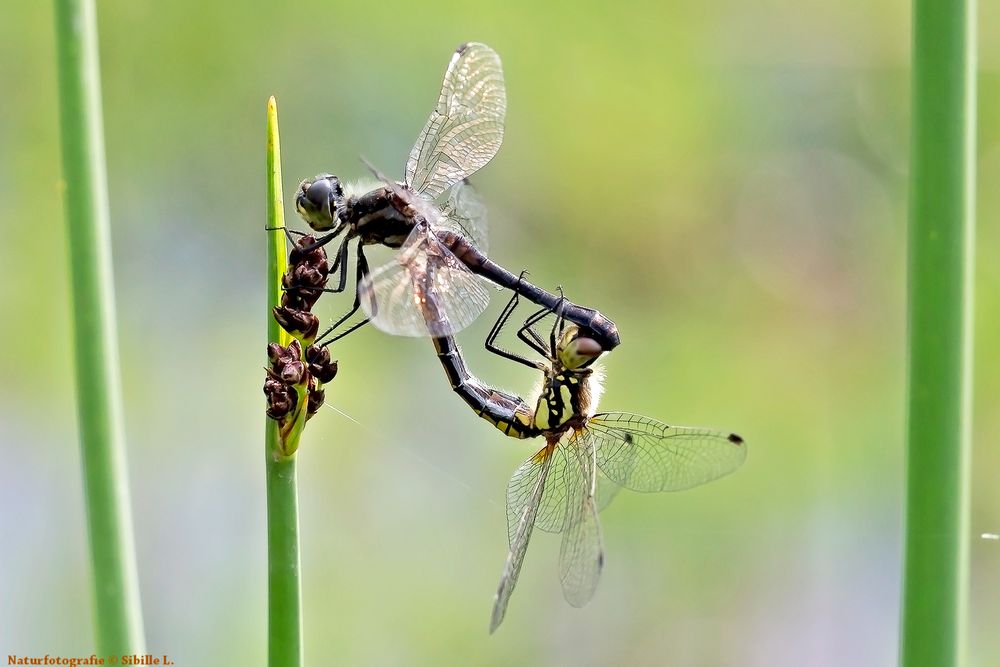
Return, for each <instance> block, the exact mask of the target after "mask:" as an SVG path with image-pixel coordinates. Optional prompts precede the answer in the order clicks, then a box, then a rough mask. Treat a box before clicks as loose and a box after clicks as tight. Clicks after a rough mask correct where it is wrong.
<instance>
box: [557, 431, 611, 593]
mask: <svg viewBox="0 0 1000 667" xmlns="http://www.w3.org/2000/svg"><path fill="white" fill-rule="evenodd" d="M564 448H565V449H566V450H568V451H567V459H568V460H569V461H570V464H569V467H570V468H571V469H572V470H573V474H572V476H573V482H572V484H571V486H570V487H569V491H568V493H567V494H566V502H567V520H566V529H565V531H564V532H563V538H562V544H561V546H560V548H559V581H560V582H561V583H562V590H563V596H564V597H565V598H566V601H567V602H569V603H570V604H571V605H573V606H574V607H582V606H584V605H585V604H587V603H588V602H590V599H591V598H593V597H594V591H595V590H596V589H597V582H598V580H600V578H601V569H602V568H603V567H604V544H603V540H602V539H601V524H600V521H599V520H598V518H597V497H596V494H597V476H598V475H597V460H596V451H595V449H594V440H593V438H592V437H591V436H590V434H589V433H586V432H585V433H584V434H583V435H577V436H574V437H573V438H572V439H570V440H569V442H568V443H566V445H565V447H564Z"/></svg>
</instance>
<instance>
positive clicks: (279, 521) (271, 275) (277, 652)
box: [264, 97, 304, 667]
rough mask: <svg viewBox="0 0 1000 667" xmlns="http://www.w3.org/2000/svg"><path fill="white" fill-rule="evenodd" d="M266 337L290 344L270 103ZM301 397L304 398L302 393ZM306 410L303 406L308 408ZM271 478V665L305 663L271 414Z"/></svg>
mask: <svg viewBox="0 0 1000 667" xmlns="http://www.w3.org/2000/svg"><path fill="white" fill-rule="evenodd" d="M267 226H268V227H269V228H271V229H272V231H269V232H268V233H267V340H268V342H273V343H279V344H281V345H288V343H289V342H290V340H291V339H290V336H288V334H287V333H285V332H284V330H282V328H281V327H280V326H278V323H277V322H276V321H275V320H274V318H273V317H272V316H271V309H272V308H273V307H274V306H276V305H277V304H278V302H279V300H280V298H281V276H282V274H284V272H285V269H286V268H287V256H286V248H285V235H284V233H283V232H282V231H280V230H279V229H275V228H283V227H284V226H285V216H284V210H283V202H282V197H281V149H280V146H279V142H278V110H277V106H276V105H275V101H274V98H273V97H272V98H271V99H270V100H268V103H267ZM300 402H301V397H300ZM303 413H304V409H303ZM264 441H265V467H266V477H267V554H268V576H267V605H268V623H267V628H268V665H269V666H270V667H299V666H300V665H301V664H302V618H301V617H302V589H301V579H300V563H299V506H298V492H297V487H296V483H295V456H294V455H292V456H288V457H285V456H282V455H281V451H282V445H281V441H280V437H279V434H278V423H277V422H276V421H274V420H273V419H267V426H266V429H265V437H264Z"/></svg>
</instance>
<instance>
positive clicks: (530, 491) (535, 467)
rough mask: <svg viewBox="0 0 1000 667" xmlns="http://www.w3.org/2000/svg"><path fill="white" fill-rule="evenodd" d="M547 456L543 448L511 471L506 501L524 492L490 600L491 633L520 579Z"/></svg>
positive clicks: (548, 461)
mask: <svg viewBox="0 0 1000 667" xmlns="http://www.w3.org/2000/svg"><path fill="white" fill-rule="evenodd" d="M550 454H551V449H550V448H549V447H546V448H545V449H543V450H541V451H540V452H539V453H538V454H536V455H535V456H533V457H531V458H530V459H528V460H527V461H525V462H524V463H522V464H521V465H520V466H519V467H518V469H517V470H515V471H514V475H513V476H512V477H511V479H510V483H509V484H508V486H507V497H508V498H510V497H511V489H512V487H516V488H517V489H520V490H523V493H524V501H523V503H522V504H521V513H520V516H519V517H518V519H517V522H516V524H515V528H514V531H513V539H511V541H510V551H508V552H507V560H506V562H505V563H504V567H503V574H501V575H500V584H499V585H498V586H497V592H496V596H494V598H493V614H492V616H491V617H490V632H491V633H492V632H493V631H494V630H496V629H497V628H498V627H499V626H500V623H501V622H503V617H504V615H505V614H506V613H507V603H508V602H510V596H511V594H512V593H513V592H514V586H516V585H517V578H518V577H519V576H520V575H521V565H522V564H523V563H524V554H525V553H526V552H527V551H528V542H529V540H531V531H532V529H533V528H534V527H535V518H536V516H537V512H538V506H539V504H540V503H541V502H542V496H543V495H544V493H545V482H546V479H547V477H548V474H549V470H550V468H551V466H552V456H551V455H550ZM519 493H520V491H519ZM508 510H509V505H508ZM508 516H509V515H508Z"/></svg>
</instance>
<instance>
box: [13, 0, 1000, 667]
mask: <svg viewBox="0 0 1000 667" xmlns="http://www.w3.org/2000/svg"><path fill="white" fill-rule="evenodd" d="M99 4H100V7H99V25H100V36H101V57H102V66H103V85H104V93H103V98H104V110H105V128H106V140H107V153H108V163H109V170H110V194H111V209H112V221H113V243H114V252H115V260H116V267H115V271H116V275H115V279H116V281H115V282H116V286H117V298H118V321H119V324H120V333H121V353H122V364H123V373H124V378H123V380H124V387H125V401H126V404H125V407H126V413H127V414H126V419H127V424H126V426H127V432H128V443H129V454H128V456H129V471H130V475H131V484H132V499H133V504H134V508H133V510H134V511H133V515H134V519H135V530H136V537H137V547H138V557H139V567H140V578H141V583H142V596H143V607H144V611H145V621H146V629H147V638H148V646H149V649H150V651H151V652H152V653H154V654H160V653H167V654H169V655H170V656H171V657H172V658H173V659H174V660H175V661H176V664H177V665H185V666H186V665H210V664H233V665H235V664H263V662H264V655H265V642H266V637H265V633H266V622H265V618H266V617H265V604H266V595H265V578H266V553H265V536H264V504H263V481H264V476H263V465H262V464H263V451H262V447H263V445H262V434H263V396H262V395H261V391H260V386H261V383H262V378H263V370H262V366H263V363H264V357H263V346H264V336H265V332H264V328H265V317H266V313H265V310H264V280H265V266H264V234H263V232H262V227H263V224H264V191H263V186H264V112H265V102H266V99H267V97H268V96H269V95H272V94H273V95H276V96H277V99H278V107H279V117H280V121H281V132H282V137H281V138H282V150H283V161H284V176H285V184H284V185H285V196H286V204H288V206H287V207H286V208H288V215H289V220H290V221H292V222H294V223H295V224H296V225H298V227H299V228H300V229H301V228H304V226H303V225H302V224H301V223H299V222H298V221H297V219H296V218H295V217H294V213H293V212H292V211H291V206H290V204H291V199H292V193H293V192H294V187H295V186H296V184H297V183H298V181H299V180H300V179H302V178H305V177H310V176H312V175H314V174H315V173H317V172H321V171H332V172H335V173H337V174H339V175H341V176H342V177H346V178H351V177H358V176H362V175H363V170H362V167H361V165H360V163H359V161H358V159H357V158H358V155H359V154H364V155H365V156H366V157H368V158H369V159H371V160H372V161H373V162H375V163H376V164H377V165H379V166H380V167H381V168H382V169H384V170H386V171H387V172H389V173H390V174H393V175H395V176H400V175H401V173H402V167H403V163H404V161H405V158H406V155H407V153H408V151H409V148H410V145H411V144H412V142H413V140H414V138H415V137H416V134H417V132H418V131H419V130H420V128H421V127H422V125H423V123H424V120H425V119H426V117H427V114H428V113H429V112H430V110H431V108H432V105H433V104H434V101H435V99H436V96H437V91H438V87H439V85H440V81H441V76H442V74H443V71H444V67H445V64H446V63H447V61H448V58H449V55H450V53H451V51H452V50H453V49H454V48H455V46H456V45H457V44H459V43H460V42H463V41H467V40H478V41H484V42H486V43H488V44H490V45H491V46H493V47H494V48H495V49H496V50H497V51H498V52H499V53H500V55H501V57H502V58H503V62H504V67H505V73H506V79H507V86H508V98H509V112H508V119H507V136H506V140H505V143H504V147H503V149H502V150H501V152H500V154H499V156H498V157H497V159H496V160H494V162H493V163H492V164H490V165H489V166H488V167H487V168H486V169H484V170H483V171H482V172H481V173H480V174H478V175H477V178H476V183H477V185H478V186H479V188H480V190H481V191H482V192H483V194H484V197H485V199H486V201H487V202H488V204H489V206H490V211H491V227H492V243H491V254H492V256H493V257H494V258H495V259H496V260H497V261H499V262H500V263H502V264H504V265H506V266H508V267H509V268H511V269H512V270H515V271H517V270H519V269H521V268H528V269H529V270H530V271H531V277H532V279H533V280H534V281H535V282H537V283H539V284H541V285H545V286H548V287H554V286H555V285H557V284H561V285H563V286H564V287H565V288H566V290H567V292H568V294H569V296H570V297H571V298H573V299H574V300H576V301H578V302H581V303H584V304H587V305H590V306H593V307H597V308H599V309H600V310H602V311H603V312H604V313H606V314H607V315H609V316H610V317H612V318H613V319H614V320H615V321H616V322H617V324H618V326H619V327H620V329H621V332H622V341H623V345H622V346H621V347H620V348H619V349H618V350H616V351H615V352H614V353H613V354H612V355H610V356H609V357H608V358H607V359H606V369H607V375H608V380H607V392H606V394H605V397H604V399H603V404H602V405H603V407H605V408H607V409H621V410H630V411H635V412H640V413H642V414H648V415H650V416H653V417H657V418H659V419H662V420H664V421H667V422H668V423H675V422H676V423H683V424H697V425H706V426H715V427H718V428H725V429H732V430H736V431H738V432H740V433H741V434H742V435H744V436H745V437H746V439H747V441H748V443H749V447H750V457H749V460H748V462H747V464H746V466H745V467H744V468H743V469H742V470H741V471H739V473H738V474H736V475H734V476H733V477H730V478H727V479H725V480H723V481H720V482H716V483H714V484H711V485H708V486H705V487H703V488H700V489H697V490H694V491H690V492H687V493H683V494H676V495H670V496H638V495H635V494H622V495H621V496H620V497H619V498H618V499H617V500H616V502H615V503H614V505H612V506H611V507H610V508H609V509H608V510H607V511H606V512H605V513H604V514H603V515H602V518H603V525H604V529H605V541H606V548H607V554H608V555H607V567H606V569H605V572H604V577H603V580H602V582H601V586H600V588H599V589H598V592H597V595H596V597H595V599H594V601H593V602H592V603H591V604H590V605H589V606H588V607H586V608H585V609H583V610H575V609H572V608H570V607H569V606H568V605H566V604H565V603H564V601H563V600H562V597H561V594H560V589H559V584H558V578H557V576H556V559H557V555H558V541H557V540H556V539H553V538H552V537H551V536H549V535H546V534H536V536H535V539H534V540H533V543H532V546H531V549H530V550H529V555H528V558H527V561H526V564H525V569H524V572H523V574H522V577H521V581H520V584H519V587H518V590H517V592H516V593H515V595H514V598H513V600H512V603H511V607H510V611H509V613H508V616H507V620H506V621H505V623H504V625H503V626H502V627H501V628H500V630H499V631H498V632H497V634H496V635H495V636H493V637H490V636H488V635H487V632H486V629H487V624H488V618H489V611H490V601H491V598H492V594H493V591H494V589H495V585H496V582H497V578H498V576H499V573H500V570H501V567H502V565H503V559H504V555H505V549H506V531H505V518H504V511H503V491H504V486H505V483H506V480H507V477H508V476H509V474H510V472H511V471H512V470H513V468H514V467H515V466H516V465H517V463H518V462H519V461H520V460H522V459H523V458H525V457H526V456H527V455H528V454H529V453H530V452H531V451H532V448H531V445H529V444H525V443H521V442H516V441H514V440H510V439H507V438H504V437H503V436H502V435H501V434H499V433H498V432H497V431H496V430H495V429H493V428H492V427H490V426H488V425H487V424H486V423H485V422H482V421H479V420H477V419H476V418H475V417H474V416H473V414H472V413H471V412H470V411H468V410H467V409H466V407H465V406H464V404H462V403H461V402H460V401H459V400H458V399H457V397H455V396H453V395H452V394H451V392H450V391H449V389H448V385H447V383H446V381H445V378H444V375H443V373H442V371H441V369H440V368H439V367H438V363H437V360H436V358H435V356H434V354H433V350H432V347H431V344H430V343H429V342H428V341H421V340H409V339H397V338H392V337H389V336H387V335H384V334H382V333H380V332H378V331H376V330H374V329H369V328H366V329H365V330H363V331H362V332H361V333H358V334H356V335H353V336H351V337H350V338H348V339H346V340H345V341H344V342H343V344H341V345H338V346H337V347H336V349H335V356H336V357H338V358H339V359H340V363H341V371H340V376H339V377H338V378H337V380H336V382H335V384H334V385H332V386H331V388H330V389H329V391H328V394H327V396H328V402H329V403H331V404H333V405H334V406H336V408H337V409H338V410H341V411H343V412H344V413H347V414H348V415H350V416H351V417H352V418H353V420H349V419H347V418H345V417H343V416H341V415H339V414H337V412H335V411H334V410H331V409H325V410H324V411H323V413H322V414H321V415H320V416H319V417H317V418H316V419H315V420H313V421H312V422H311V424H310V426H309V428H308V430H307V432H306V436H305V440H304V444H303V449H302V450H301V453H300V459H299V461H300V482H301V520H302V564H303V576H304V604H305V619H306V620H305V633H306V657H307V663H308V664H310V665H332V664H341V665H470V664H474V665H511V664H523V665H577V666H581V667H582V666H589V665H626V664H627V665H665V664H670V665H720V666H728V665H761V666H774V665H796V666H797V665H810V666H815V665H819V666H823V665H890V664H893V663H894V661H895V652H896V647H895V646H896V636H897V627H898V621H897V606H898V598H899V578H900V554H901V542H900V535H901V517H902V510H901V491H902V473H903V447H902V433H903V424H904V414H903V413H904V386H905V368H904V361H905V342H904V341H905V338H904V336H905V302H906V293H905V275H904V269H905V240H906V234H905V219H906V161H907V140H908V111H907V104H908V90H909V84H908V60H909V7H908V3H906V2H904V1H902V0H892V1H884V0H883V1H880V2H861V1H859V0H852V1H849V2H843V3H832V2H825V3H820V2H799V1H796V0H766V1H765V2H763V3H745V2H738V1H735V0H719V1H713V2H707V3H706V2H695V1H694V0H677V1H675V2H670V3H638V2H621V3H615V4H614V5H613V6H612V5H611V4H610V3H604V4H602V5H584V4H580V3H569V2H562V3H555V2H551V3H543V2H490V3H461V2H447V1H444V0H428V1H425V2H414V3H405V4H403V3H348V4H341V3H332V2H329V3H306V2H285V3H263V2H252V1H247V2H243V3H240V4H234V3H221V2H190V1H187V0H185V1H175V2H170V3H157V2H148V1H136V0H132V1H129V2H124V1H121V0H118V1H107V2H102V3H99ZM980 23H981V25H982V26H983V27H982V28H981V36H980V39H981V44H982V47H981V76H980V85H981V91H980V109H981V116H980V118H981V121H980V128H979V147H980V152H979V175H980V184H981V187H980V194H979V198H978V203H979V219H980V221H981V222H980V226H979V252H978V260H979V262H978V270H977V296H978V303H977V322H976V332H977V336H976V344H977V350H976V359H977V363H976V390H977V399H976V421H975V429H974V432H975V438H976V443H977V446H976V449H975V459H974V471H973V480H974V487H973V514H972V525H971V533H970V535H969V540H970V541H971V542H972V548H971V554H972V558H973V563H972V581H971V584H972V590H971V602H972V613H971V630H972V643H973V651H972V657H973V664H976V665H995V664H1000V637H998V636H997V634H996V632H995V629H996V625H997V623H998V620H1000V602H998V600H1000V543H998V542H995V541H987V540H984V539H981V538H980V537H979V536H980V534H981V533H984V532H1000V486H998V485H997V483H996V471H997V470H998V469H1000V453H998V452H1000V450H998V448H997V447H996V446H994V445H995V442H996V441H997V437H998V436H1000V412H998V411H997V410H996V400H995V396H996V395H997V392H998V391H1000V372H998V366H1000V364H998V362H1000V339H998V337H997V336H996V334H995V332H996V331H997V329H998V326H1000V322H998V318H1000V268H998V266H1000V264H998V263H997V261H996V258H997V250H996V248H997V247H998V246H997V244H998V242H1000V238H998V235H1000V232H998V230H997V225H996V224H995V221H996V220H997V217H998V215H1000V191H998V188H996V187H995V184H996V183H997V182H998V180H1000V109H998V106H1000V93H998V83H1000V72H998V66H1000V29H998V28H1000V10H998V8H997V6H996V5H991V4H990V3H983V7H982V9H981V18H980ZM52 26H53V18H52V15H51V9H50V7H49V4H48V3H45V2H32V3H4V5H3V6H2V8H0V90H2V94H3V99H2V103H0V151H2V153H0V219H2V221H3V225H4V243H3V244H2V245H0V265H2V266H3V276H4V279H3V281H2V282H0V307H2V309H3V312H4V322H5V326H4V345H3V346H2V347H0V364H2V385H0V438H2V441H0V456H2V460H3V463H0V504H2V507H3V510H2V511H0V535H2V536H3V538H2V542H3V548H2V549H0V654H5V653H17V654H22V655H33V654H46V653H49V654H52V655H58V654H64V655H68V654H87V655H89V654H90V652H91V650H92V648H91V647H92V641H91V636H92V634H91V611H90V587H89V579H88V576H89V571H88V563H87V558H88V556H87V549H86V543H85V540H86V533H85V526H84V523H83V510H82V507H81V499H82V494H83V492H82V488H81V483H80V476H79V470H78V468H79V461H78V448H77V441H76V434H75V417H74V409H75V408H74V399H73V388H72V387H73V383H72V368H71V364H70V357H69V350H70V344H69V338H68V331H67V326H68V324H69V319H68V314H67V304H68V302H69V301H68V295H67V276H66V271H65V266H64V265H65V262H64V257H65V247H64V231H63V218H62V206H61V201H60V198H59V178H60V176H59V174H60V162H59V145H58V135H57V116H56V108H55V104H56V87H55V67H54V44H53V36H52V32H53V30H52ZM378 257H384V255H382V254H379V255H378ZM503 300H504V297H503V296H502V295H498V297H497V298H496V299H495V304H494V307H493V309H491V311H490V313H487V314H486V315H485V316H484V317H482V318H481V321H480V322H477V324H476V325H475V326H474V327H472V328H471V329H469V330H467V331H466V332H464V333H463V334H462V335H461V337H460V341H461V342H462V344H463V345H464V348H465V350H466V353H467V356H468V360H469V364H470V367H471V368H472V369H473V370H474V371H475V372H477V373H478V374H479V375H480V376H481V377H483V378H485V379H486V380H488V381H490V382H492V383H494V384H497V385H500V386H503V387H505V388H507V389H512V390H516V391H518V392H521V393H524V392H526V391H528V390H529V389H530V387H531V386H532V384H533V383H534V382H535V380H536V378H535V377H533V374H532V373H531V372H530V371H528V370H527V369H524V368H522V367H519V366H517V365H515V364H511V363H506V362H504V361H502V360H499V359H497V358H495V357H493V356H492V355H489V354H487V353H485V351H483V350H482V347H481V341H482V339H483V337H484V336H485V333H486V331H487V330H488V328H489V324H490V322H491V321H492V319H493V317H491V316H490V314H491V313H493V314H495V312H496V310H497V309H498V308H499V307H500V305H501V304H502V302H503ZM349 301H350V298H349V297H347V296H345V297H343V298H339V299H338V298H336V297H332V298H330V299H329V300H328V301H327V303H326V306H323V305H322V302H321V306H320V309H321V310H322V311H323V313H324V314H325V316H328V317H333V316H335V315H339V314H340V313H341V312H342V311H343V310H344V309H345V308H346V307H347V306H348V305H349ZM354 420H356V421H354Z"/></svg>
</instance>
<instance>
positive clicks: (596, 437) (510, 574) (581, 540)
mask: <svg viewBox="0 0 1000 667" xmlns="http://www.w3.org/2000/svg"><path fill="white" fill-rule="evenodd" d="M517 303H518V294H517V292H515V293H514V296H513V297H512V298H511V300H510V302H509V303H508V304H507V306H506V307H505V308H504V310H503V312H502V313H501V315H500V318H499V319H498V320H497V322H496V324H494V326H493V328H492V330H491V331H490V333H489V335H488V337H487V339H486V348H487V349H488V350H490V351H491V352H494V353H496V354H499V355H500V356H503V357H505V358H507V359H511V360H514V361H517V362H518V363H521V364H524V365H526V366H530V367H531V368H534V369H537V370H538V371H541V372H542V374H543V381H542V386H541V392H540V394H539V396H538V398H537V399H536V400H535V401H534V402H533V403H528V402H526V401H524V400H523V399H521V398H520V397H518V396H516V395H514V394H511V393H507V392H505V391H503V390H500V389H496V388H494V387H490V386H489V385H487V384H485V383H484V382H482V381H481V380H479V379H478V378H477V377H476V376H474V375H473V374H472V373H471V372H470V371H469V370H468V368H467V366H466V364H465V362H464V360H463V358H462V353H461V350H460V349H459V347H458V345H457V344H456V343H455V340H454V339H453V338H451V337H440V338H435V339H434V345H435V347H436V348H437V351H438V357H439V359H440V361H441V364H442V366H443V367H444V369H445V373H446V374H447V376H448V379H449V381H450V383H451V386H452V389H454V390H455V392H456V393H458V394H459V396H461V397H462V399H463V400H464V401H465V402H466V403H467V404H468V405H469V406H470V407H471V408H472V409H473V410H474V411H475V412H476V414H477V415H478V416H480V417H482V418H483V419H486V420H487V421H489V422H490V423H492V424H493V425H494V426H496V427H497V428H498V429H500V431H502V432H503V433H504V434H505V435H507V436H510V437H513V438H518V439H528V438H542V439H543V440H544V444H543V445H542V447H541V448H540V449H539V450H537V451H536V452H535V453H534V454H533V455H532V456H531V457H529V458H528V459H527V460H525V461H524V462H523V463H522V464H521V465H520V466H519V467H518V468H517V469H516V470H515V471H514V474H513V475H512V476H511V478H510V481H509V482H508V484H507V493H506V506H507V523H508V541H509V546H510V549H509V551H508V554H507V558H506V561H505V563H504V569H503V574H502V575H501V578H500V583H499V585H498V587H497V591H496V595H495V597H494V603H493V612H492V615H491V618H490V632H491V633H492V632H494V631H495V630H496V629H497V627H499V626H500V623H501V622H502V621H503V619H504V616H505V614H506V611H507V606H508V603H509V601H510V597H511V594H512V593H513V591H514V587H515V586H516V584H517V580H518V577H519V575H520V572H521V566H522V564H523V562H524V557H525V554H526V553H527V549H528V543H529V541H530V539H531V535H532V532H533V531H534V530H535V529H536V528H537V529H539V530H542V531H546V532H550V533H561V534H562V542H561V545H560V549H559V579H560V582H561V584H562V591H563V595H564V597H565V598H566V600H567V601H568V602H569V603H570V604H571V605H573V606H575V607H582V606H584V605H585V604H587V603H588V602H589V601H590V599H591V598H592V597H593V595H594V591H595V590H596V588H597V583H598V580H599V579H600V574H601V570H602V568H603V566H604V546H603V540H602V536H601V526H600V522H599V520H598V512H599V511H600V510H602V509H604V508H605V507H606V506H607V505H608V504H609V503H610V502H611V500H612V499H613V498H614V497H615V495H616V494H617V493H618V491H619V490H620V489H622V488H625V489H629V490H632V491H637V492H642V493H651V492H659V491H682V490H685V489H690V488H693V487H696V486H700V485H702V484H705V483H707V482H710V481H713V480H716V479H719V478H720V477H724V476H726V475H728V474H730V473H732V472H734V471H735V470H736V469H737V468H739V467H740V466H741V465H743V462H744V461H745V460H746V456H747V447H746V443H745V442H744V440H743V438H742V437H740V436H739V435H737V434H735V433H728V432H724V431H715V430H712V429H706V428H696V427H695V428H693V427H685V426H668V425H667V424H664V423H663V422H660V421H657V420H655V419H651V418H649V417H643V416H640V415H636V414H632V413H628V412H597V411H596V408H597V403H598V401H599V398H600V393H601V383H600V377H601V375H600V373H599V372H598V369H596V368H595V366H594V364H595V362H596V361H597V359H598V358H599V357H600V356H601V355H602V354H603V348H602V347H601V344H600V343H599V342H598V341H596V340H594V339H593V338H590V337H588V336H587V335H585V332H584V330H583V329H581V328H580V327H579V326H577V325H576V324H568V323H567V320H566V318H565V317H563V313H562V304H561V303H560V304H557V305H556V307H555V308H554V309H552V310H550V309H547V308H542V309H539V310H538V311H537V312H535V313H533V314H532V315H530V316H529V317H528V318H527V319H526V320H525V321H524V324H523V325H522V326H521V328H520V329H519V330H518V331H517V337H518V338H519V339H520V340H521V341H522V342H524V343H525V344H526V345H527V346H528V347H530V348H531V350H532V351H534V352H535V353H537V354H539V355H541V357H542V358H541V359H536V360H531V359H528V358H527V357H524V356H522V355H519V354H515V353H512V352H509V351H507V350H505V349H503V348H501V347H499V346H498V345H497V344H496V340H497V337H498V336H499V334H500V332H501V330H502V329H503V327H504V325H505V324H506V322H507V321H508V320H509V319H510V317H511V316H512V314H513V312H514V310H515V308H516V306H517ZM553 314H554V315H555V320H554V322H553V324H552V328H551V329H550V331H549V335H548V338H547V339H546V338H545V337H543V336H542V335H541V334H540V333H538V331H537V330H536V327H537V326H538V325H539V323H540V322H541V321H542V320H543V319H544V318H545V317H547V316H549V315H553Z"/></svg>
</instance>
